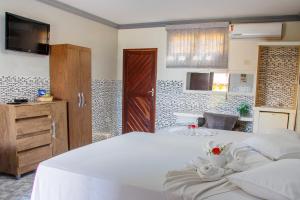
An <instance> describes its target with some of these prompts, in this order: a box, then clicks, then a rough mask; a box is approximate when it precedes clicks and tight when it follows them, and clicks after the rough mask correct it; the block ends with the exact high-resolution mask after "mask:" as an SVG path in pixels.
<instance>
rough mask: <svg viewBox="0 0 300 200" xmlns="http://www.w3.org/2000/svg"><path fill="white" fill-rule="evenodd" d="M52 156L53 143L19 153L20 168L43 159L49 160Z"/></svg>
mask: <svg viewBox="0 0 300 200" xmlns="http://www.w3.org/2000/svg"><path fill="white" fill-rule="evenodd" d="M51 156H52V148H51V145H47V146H44V147H39V148H35V149H32V150H28V151H23V152H19V153H18V156H17V157H18V163H19V168H22V167H25V166H28V165H32V164H35V163H38V162H41V161H43V160H47V159H49V158H50V157H51Z"/></svg>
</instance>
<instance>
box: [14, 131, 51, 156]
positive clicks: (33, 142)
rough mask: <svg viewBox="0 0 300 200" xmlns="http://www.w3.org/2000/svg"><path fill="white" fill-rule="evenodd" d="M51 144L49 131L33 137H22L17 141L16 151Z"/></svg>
mask: <svg viewBox="0 0 300 200" xmlns="http://www.w3.org/2000/svg"><path fill="white" fill-rule="evenodd" d="M47 144H51V133H50V130H49V131H45V132H39V133H38V134H35V135H33V136H29V137H23V138H20V139H18V140H17V151H24V150H29V149H33V148H36V147H39V146H44V145H47Z"/></svg>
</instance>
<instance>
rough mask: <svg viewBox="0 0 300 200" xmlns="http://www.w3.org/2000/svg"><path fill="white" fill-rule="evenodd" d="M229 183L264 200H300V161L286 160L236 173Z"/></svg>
mask: <svg viewBox="0 0 300 200" xmlns="http://www.w3.org/2000/svg"><path fill="white" fill-rule="evenodd" d="M228 180H229V182H231V183H233V184H235V185H237V186H238V187H240V188H241V189H242V190H244V191H245V192H248V193H249V194H251V195H254V196H256V197H259V198H262V199H269V200H299V199H300V160H298V159H285V160H280V161H275V162H272V163H269V164H266V165H264V166H261V167H258V168H255V169H252V170H249V171H244V172H241V173H236V174H233V175H230V176H229V177H228Z"/></svg>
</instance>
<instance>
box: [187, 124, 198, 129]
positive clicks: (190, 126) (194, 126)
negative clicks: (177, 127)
mask: <svg viewBox="0 0 300 200" xmlns="http://www.w3.org/2000/svg"><path fill="white" fill-rule="evenodd" d="M188 128H189V129H195V128H197V125H195V124H191V125H188Z"/></svg>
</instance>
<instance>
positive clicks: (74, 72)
mask: <svg viewBox="0 0 300 200" xmlns="http://www.w3.org/2000/svg"><path fill="white" fill-rule="evenodd" d="M67 66H68V67H67V68H68V70H66V72H65V73H67V74H68V78H67V80H66V82H67V83H66V85H65V86H67V87H68V89H67V88H66V89H67V90H69V91H67V90H66V89H65V90H64V92H66V93H69V94H68V95H67V96H68V99H67V101H68V125H69V126H68V127H69V148H70V149H74V148H77V147H80V146H81V134H82V130H81V103H80V102H81V96H80V95H81V80H80V76H81V75H80V74H81V70H80V67H81V66H80V51H79V49H78V48H75V47H72V46H69V47H68V65H67Z"/></svg>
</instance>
